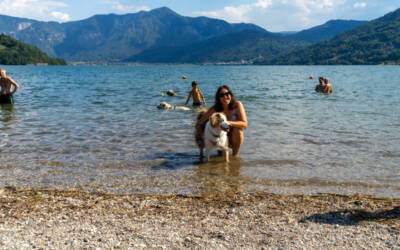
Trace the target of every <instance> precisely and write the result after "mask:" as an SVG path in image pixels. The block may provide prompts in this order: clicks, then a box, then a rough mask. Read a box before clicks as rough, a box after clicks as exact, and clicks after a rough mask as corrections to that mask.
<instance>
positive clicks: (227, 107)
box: [196, 85, 247, 157]
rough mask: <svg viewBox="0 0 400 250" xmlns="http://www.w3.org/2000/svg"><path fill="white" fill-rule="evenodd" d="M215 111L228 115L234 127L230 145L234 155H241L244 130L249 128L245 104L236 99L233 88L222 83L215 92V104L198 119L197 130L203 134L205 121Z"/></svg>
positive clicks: (230, 135) (231, 131)
mask: <svg viewBox="0 0 400 250" xmlns="http://www.w3.org/2000/svg"><path fill="white" fill-rule="evenodd" d="M215 112H222V113H224V114H225V115H226V117H227V119H228V122H229V123H230V124H231V126H232V128H231V130H230V131H229V133H228V138H229V147H230V148H232V156H233V157H239V152H240V146H241V145H242V143H243V140H244V133H243V130H244V129H246V128H247V117H246V111H245V110H244V107H243V104H242V103H241V102H240V101H238V100H236V99H235V96H234V94H233V92H232V90H231V89H230V88H229V87H228V86H226V85H222V86H220V87H219V88H218V90H217V92H216V94H215V104H214V106H212V107H211V108H210V109H209V110H208V111H207V112H206V113H205V115H204V116H203V117H202V118H201V119H200V120H198V121H197V123H196V129H197V132H198V133H199V134H200V135H201V136H203V129H204V125H205V123H206V122H207V121H208V119H209V118H210V116H211V115H212V114H213V113H215Z"/></svg>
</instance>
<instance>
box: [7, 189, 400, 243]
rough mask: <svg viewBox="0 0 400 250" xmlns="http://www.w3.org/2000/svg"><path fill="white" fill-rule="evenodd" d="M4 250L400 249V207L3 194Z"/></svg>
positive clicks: (231, 197)
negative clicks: (197, 249) (196, 249)
mask: <svg viewBox="0 0 400 250" xmlns="http://www.w3.org/2000/svg"><path fill="white" fill-rule="evenodd" d="M0 246H1V248H2V249H5V248H7V249H11V248H16V249H80V248H101V249H119V248H121V249H127V248H131V249H144V248H146V249H147V248H158V249H160V248H167V249H170V248H208V249H214V248H217V249H228V248H229V249H230V248H245V249H263V248H264V249H268V248H271V249H323V248H325V249H400V200H395V199H381V198H374V197H368V196H358V195H349V196H344V195H333V194H321V195H317V196H305V195H277V194H268V193H251V194H243V193H232V194H224V195H217V194H215V195H204V196H181V195H168V196H157V195H109V194H99V193H86V192H78V191H76V192H75V191H74V192H62V191H49V190H16V189H14V188H5V189H1V190H0Z"/></svg>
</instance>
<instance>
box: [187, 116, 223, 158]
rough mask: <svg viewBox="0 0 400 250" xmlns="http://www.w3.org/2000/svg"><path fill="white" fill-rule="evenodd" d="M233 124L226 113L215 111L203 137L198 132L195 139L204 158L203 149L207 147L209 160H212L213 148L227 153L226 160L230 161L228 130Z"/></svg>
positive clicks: (198, 117) (199, 117) (201, 156)
mask: <svg viewBox="0 0 400 250" xmlns="http://www.w3.org/2000/svg"><path fill="white" fill-rule="evenodd" d="M205 112H206V110H204V109H203V110H201V111H199V114H198V116H197V120H199V119H201V117H202V116H203V115H204V114H205ZM230 128H231V125H230V124H229V122H228V121H227V119H226V116H225V115H224V113H220V112H217V113H214V114H212V115H211V117H210V119H209V120H208V121H207V123H206V125H205V128H204V133H203V138H201V137H200V135H199V134H198V133H197V132H196V133H195V139H196V142H197V145H198V146H199V148H200V158H201V159H202V158H203V149H204V148H205V149H206V156H207V161H209V160H210V153H211V150H212V149H217V150H221V151H223V152H224V153H225V161H226V162H229V148H228V146H229V140H228V132H229V130H230Z"/></svg>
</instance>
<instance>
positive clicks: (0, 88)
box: [0, 69, 19, 104]
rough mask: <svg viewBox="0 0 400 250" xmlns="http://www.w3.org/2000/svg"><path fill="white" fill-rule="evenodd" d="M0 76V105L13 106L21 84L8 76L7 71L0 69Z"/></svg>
mask: <svg viewBox="0 0 400 250" xmlns="http://www.w3.org/2000/svg"><path fill="white" fill-rule="evenodd" d="M0 76H1V77H0V104H13V103H14V97H13V96H14V94H15V92H17V90H18V89H19V84H18V83H17V82H15V81H14V80H13V79H12V78H11V77H9V76H7V75H6V70H5V69H0ZM13 86H14V87H13Z"/></svg>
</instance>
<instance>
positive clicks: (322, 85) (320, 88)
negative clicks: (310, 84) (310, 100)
mask: <svg viewBox="0 0 400 250" xmlns="http://www.w3.org/2000/svg"><path fill="white" fill-rule="evenodd" d="M318 81H319V84H317V85H316V86H315V91H316V92H323V90H324V89H325V87H326V86H325V79H324V78H323V77H322V76H320V77H319V78H318Z"/></svg>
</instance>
